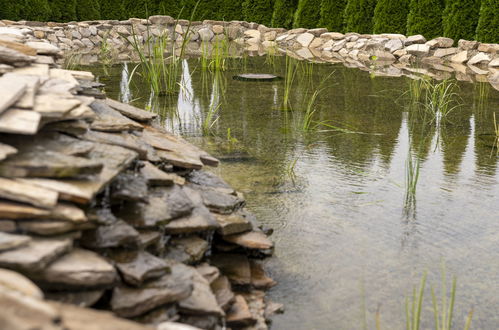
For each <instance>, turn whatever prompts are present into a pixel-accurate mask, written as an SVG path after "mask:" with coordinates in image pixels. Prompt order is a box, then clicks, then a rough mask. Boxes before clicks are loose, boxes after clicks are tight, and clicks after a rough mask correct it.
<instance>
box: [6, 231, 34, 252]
mask: <svg viewBox="0 0 499 330" xmlns="http://www.w3.org/2000/svg"><path fill="white" fill-rule="evenodd" d="M29 242H31V237H29V236H25V235H14V234H7V233H3V232H0V251H7V250H13V249H17V248H19V247H22V246H26V245H28V243H29Z"/></svg>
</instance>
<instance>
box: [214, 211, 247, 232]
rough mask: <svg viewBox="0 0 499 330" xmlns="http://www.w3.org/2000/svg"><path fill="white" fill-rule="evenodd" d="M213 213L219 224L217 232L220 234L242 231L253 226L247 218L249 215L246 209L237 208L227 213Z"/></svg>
mask: <svg viewBox="0 0 499 330" xmlns="http://www.w3.org/2000/svg"><path fill="white" fill-rule="evenodd" d="M214 215H215V218H216V219H217V222H218V224H219V225H220V228H218V229H217V232H218V233H219V234H220V235H222V236H226V235H233V234H240V233H244V232H247V231H250V230H251V229H252V228H253V225H252V224H251V222H250V220H249V219H248V217H249V215H248V213H247V211H244V210H239V211H237V212H234V213H232V214H229V215H226V214H214Z"/></svg>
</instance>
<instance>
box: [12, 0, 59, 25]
mask: <svg viewBox="0 0 499 330" xmlns="http://www.w3.org/2000/svg"><path fill="white" fill-rule="evenodd" d="M12 2H14V1H12ZM24 2H25V3H26V5H25V6H23V8H22V10H21V17H22V18H23V19H26V20H29V21H48V19H49V18H50V6H49V3H48V0H25V1H24ZM7 6H10V4H8V5H7Z"/></svg>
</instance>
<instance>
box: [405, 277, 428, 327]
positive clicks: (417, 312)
mask: <svg viewBox="0 0 499 330" xmlns="http://www.w3.org/2000/svg"><path fill="white" fill-rule="evenodd" d="M426 276H427V273H426V272H424V273H423V277H422V278H421V282H420V284H419V290H418V291H416V287H413V290H412V298H411V299H409V297H406V299H405V318H406V327H405V328H406V330H419V327H420V323H421V308H422V305H423V295H424V290H425V286H426Z"/></svg>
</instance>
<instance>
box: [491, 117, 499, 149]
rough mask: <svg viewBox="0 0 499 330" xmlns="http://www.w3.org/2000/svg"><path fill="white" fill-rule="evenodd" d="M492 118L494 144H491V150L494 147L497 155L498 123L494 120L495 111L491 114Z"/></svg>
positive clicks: (498, 147) (498, 143) (498, 142)
mask: <svg viewBox="0 0 499 330" xmlns="http://www.w3.org/2000/svg"><path fill="white" fill-rule="evenodd" d="M492 118H493V120H494V145H493V146H492V150H494V148H496V154H497V155H499V124H498V123H497V120H496V113H495V112H494V113H493V114H492Z"/></svg>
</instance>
